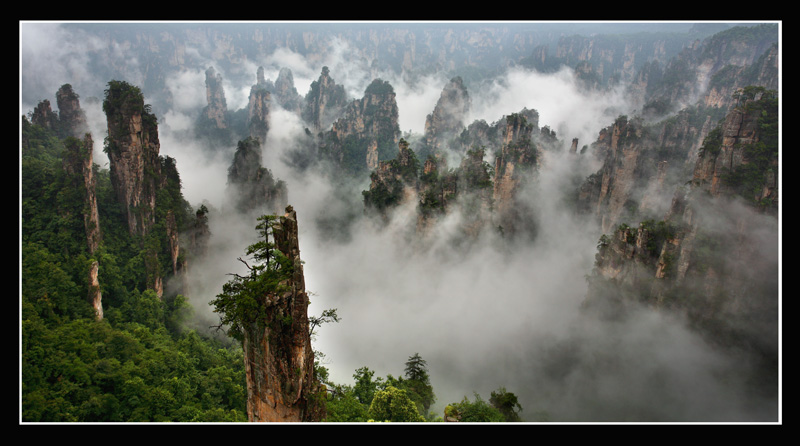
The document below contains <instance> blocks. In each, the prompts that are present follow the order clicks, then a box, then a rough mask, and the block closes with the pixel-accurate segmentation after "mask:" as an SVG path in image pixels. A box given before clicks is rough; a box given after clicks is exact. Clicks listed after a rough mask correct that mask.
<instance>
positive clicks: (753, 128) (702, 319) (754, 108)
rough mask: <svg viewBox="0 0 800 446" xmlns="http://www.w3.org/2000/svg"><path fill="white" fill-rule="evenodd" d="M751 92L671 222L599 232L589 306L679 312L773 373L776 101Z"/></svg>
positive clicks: (714, 141) (678, 197)
mask: <svg viewBox="0 0 800 446" xmlns="http://www.w3.org/2000/svg"><path fill="white" fill-rule="evenodd" d="M748 91H749V90H748ZM751 92H757V93H758V96H759V97H758V98H757V97H756V95H753V96H750V99H749V100H748V101H747V102H745V103H743V104H742V105H740V106H739V107H737V109H735V110H733V111H731V112H730V113H729V114H728V116H727V118H726V119H725V120H724V121H723V122H722V123H721V124H720V125H719V126H718V127H717V128H715V129H713V130H712V131H711V132H710V133H709V135H708V137H706V138H705V141H704V143H703V147H702V148H701V149H700V152H701V155H700V157H699V158H698V160H697V163H696V168H695V170H694V174H693V178H692V180H691V181H689V182H685V183H684V184H682V185H681V186H680V187H677V188H675V189H674V190H675V192H674V195H673V199H672V202H671V205H670V206H669V209H668V211H667V212H666V213H665V214H664V216H663V218H661V219H649V220H644V221H641V222H640V223H639V224H638V225H637V226H628V225H627V224H625V223H622V224H620V225H619V226H617V227H616V228H615V229H613V230H612V231H611V233H610V234H609V235H603V236H602V237H601V238H600V241H599V243H598V253H597V256H596V259H595V267H594V270H593V273H592V276H591V278H590V281H589V282H590V287H589V290H590V292H589V296H588V298H587V300H586V306H587V308H594V309H601V310H603V313H604V314H606V315H608V316H609V317H624V314H625V309H626V308H628V307H631V306H635V305H640V304H645V305H649V306H654V307H658V308H665V309H671V310H673V311H676V312H678V313H679V314H681V315H683V316H685V317H687V318H688V320H689V321H690V323H691V325H692V326H693V327H694V328H697V329H698V330H699V331H700V332H701V333H704V334H707V335H709V338H710V339H712V340H713V342H715V343H718V344H721V345H724V346H725V347H729V348H736V349H741V351H744V352H747V354H749V355H753V357H755V358H758V359H757V361H764V362H763V364H758V365H757V366H756V367H757V368H759V367H767V374H769V373H772V372H771V370H773V367H774V365H773V364H772V363H771V362H772V361H773V360H772V359H770V358H774V357H776V356H775V355H776V353H775V352H776V348H777V341H776V340H777V307H778V296H779V293H778V267H779V266H778V265H779V261H778V220H777V218H776V217H777V216H776V215H775V214H774V212H773V209H774V208H773V206H775V207H776V206H777V203H775V202H773V201H772V199H773V197H774V199H775V200H777V189H774V188H776V187H777V184H778V183H777V182H775V179H776V178H775V177H776V176H777V170H775V168H776V167H777V155H778V139H777V127H776V125H777V99H776V97H775V96H774V95H773V94H772V93H770V92H766V91H762V90H760V89H756V90H754V91H751ZM773 194H774V195H773ZM762 197H764V198H763V199H762Z"/></svg>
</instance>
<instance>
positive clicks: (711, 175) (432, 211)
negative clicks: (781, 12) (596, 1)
mask: <svg viewBox="0 0 800 446" xmlns="http://www.w3.org/2000/svg"><path fill="white" fill-rule="evenodd" d="M452 25H453V26H449V25H448V24H408V26H404V25H402V24H391V25H390V26H387V27H386V28H381V27H376V28H373V27H372V26H371V25H369V24H358V25H357V26H356V24H354V25H353V26H347V24H330V26H320V28H319V29H318V30H316V31H314V32H311V31H309V30H308V29H307V28H306V27H305V26H304V25H303V24H296V25H294V24H271V25H269V26H268V25H263V26H262V24H259V23H247V24H242V26H241V27H240V28H238V29H236V28H230V27H229V26H227V25H225V24H222V25H217V26H213V25H209V26H203V24H197V25H195V24H189V23H186V24H169V26H166V27H163V28H162V27H161V25H159V24H147V23H145V24H130V26H116V25H114V24H97V26H92V25H91V24H82V23H75V24H55V25H53V27H50V25H49V24H48V25H46V26H42V27H41V28H38V27H34V26H32V25H30V26H29V25H27V24H21V25H20V27H21V33H22V32H23V31H24V32H25V33H26V34H25V35H26V36H29V38H28V39H25V42H21V55H22V57H21V70H20V71H21V79H20V81H21V82H20V84H21V86H20V92H21V95H20V96H21V97H22V98H23V99H22V101H21V104H20V109H21V114H22V116H21V119H20V121H19V123H20V151H19V161H20V184H19V187H20V189H19V190H20V194H19V199H20V208H19V209H20V219H19V228H20V246H19V252H20V287H19V295H20V300H19V305H20V306H19V308H20V310H19V311H20V327H19V328H20V329H19V335H20V348H19V349H20V377H19V378H20V379H19V385H20V399H19V421H20V423H34V424H36V423H95V422H99V423H129V422H140V423H141V422H144V423H246V422H249V421H312V422H325V423H372V422H387V423H389V422H406V423H434V422H460V423H521V422H528V423H562V422H579V423H580V422H719V421H721V422H775V421H778V422H780V421H781V420H780V418H781V408H780V401H781V398H782V393H781V392H782V391H781V388H780V384H781V369H780V357H781V349H780V345H781V344H780V339H781V338H780V336H781V335H780V326H781V320H780V308H781V284H780V271H781V264H780V256H779V252H780V238H779V234H780V229H781V211H780V209H781V205H780V200H779V198H778V196H779V195H778V192H779V185H780V183H781V181H782V178H781V176H780V172H781V170H780V166H781V165H780V156H781V154H780V147H781V136H780V128H779V127H780V122H781V120H780V92H779V91H778V90H777V86H778V85H779V81H778V75H779V73H780V68H779V67H780V65H779V64H778V62H777V57H778V55H779V54H780V52H779V48H778V39H779V37H780V33H779V27H778V26H777V25H776V24H774V23H771V24H747V25H748V26H735V25H730V26H729V25H728V24H723V23H705V24H702V23H698V24H653V26H652V29H647V26H644V27H643V26H641V25H637V24H633V23H631V24H628V25H629V28H627V30H625V29H626V28H625V26H621V27H620V28H613V31H611V29H612V28H610V27H609V28H606V27H604V26H599V25H598V26H594V25H593V24H591V23H584V24H574V25H572V26H566V27H562V26H555V24H553V26H550V24H547V26H545V25H544V24H542V26H540V27H536V26H528V24H525V23H521V24H516V23H515V24H508V25H505V26H499V25H497V26H491V24H480V25H481V26H476V27H474V28H473V27H472V26H470V24H452ZM567 25H569V24H567ZM622 25H624V24H622ZM670 25H675V26H670ZM48 31H50V35H49V37H48V39H45V38H44V37H43V36H44V35H46V34H47V32H48ZM606 31H608V32H606ZM27 33H30V34H27ZM34 37H35V38H34ZM56 37H58V38H60V39H62V40H64V41H68V42H70V44H69V45H64V54H63V55H62V54H59V53H58V52H57V50H53V49H51V47H50V46H49V45H50V44H45V43H44V42H45V41H48V40H49V41H52V40H56ZM39 39H41V41H39ZM40 42H41V43H40ZM79 42H80V44H78V43H79ZM39 45H41V47H39ZM84 45H85V47H84ZM57 47H58V45H54V46H53V47H52V48H57ZM69 55H71V56H72V58H68V57H67V56H69ZM120 56H123V57H120ZM77 60H80V61H81V63H82V64H83V66H82V67H80V68H78V67H77V64H76V63H74V61H77ZM43 61H47V63H51V64H52V66H53V69H52V70H49V71H48V70H45V63H44V62H43ZM262 62H265V63H263V64H262ZM287 66H291V67H292V69H289V68H287ZM45 73H46V74H47V76H45ZM293 73H294V77H293ZM254 75H255V76H254ZM269 76H274V78H275V80H272V79H269V78H268V77H269ZM46 78H47V80H45V79H46ZM253 78H255V83H254V82H253V80H252V79H253ZM305 87H308V89H307V93H305V92H304V91H303V89H304V88H305ZM53 93H55V98H56V101H55V102H56V103H57V110H53V109H51V103H50V100H49V99H48V98H51V97H53ZM520 104H521V106H520V107H518V105H520ZM514 107H518V108H514ZM534 107H535V108H534ZM409 116H411V117H412V118H409ZM579 141H580V142H579ZM570 142H571V144H570ZM259 399H260V400H259ZM271 407H273V408H274V407H277V409H276V413H278V415H269V416H268V415H265V414H264V413H259V411H261V412H265V411H267V410H271V409H269V408H271ZM281 411H284V412H281ZM298 414H299V415H298Z"/></svg>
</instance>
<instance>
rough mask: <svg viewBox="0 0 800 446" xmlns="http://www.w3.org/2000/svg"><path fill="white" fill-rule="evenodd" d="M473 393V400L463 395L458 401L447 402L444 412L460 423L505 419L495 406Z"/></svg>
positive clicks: (499, 421)
mask: <svg viewBox="0 0 800 446" xmlns="http://www.w3.org/2000/svg"><path fill="white" fill-rule="evenodd" d="M474 395H475V401H470V400H469V399H468V398H467V397H466V396H465V397H464V399H463V400H461V401H460V402H458V403H450V404H448V405H447V408H446V409H445V414H446V415H447V416H448V417H453V418H456V419H458V420H459V421H461V422H462V423H501V422H503V421H505V420H506V419H505V416H504V415H503V413H502V412H500V411H499V410H498V409H497V408H495V407H494V406H492V405H491V404H489V403H487V402H486V401H484V400H483V399H482V398H481V396H480V395H478V394H477V393H475V394H474Z"/></svg>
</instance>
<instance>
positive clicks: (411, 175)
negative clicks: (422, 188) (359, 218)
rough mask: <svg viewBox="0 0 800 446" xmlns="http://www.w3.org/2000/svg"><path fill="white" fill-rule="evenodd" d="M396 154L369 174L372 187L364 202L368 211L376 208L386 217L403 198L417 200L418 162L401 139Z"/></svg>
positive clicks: (404, 199) (365, 193)
mask: <svg viewBox="0 0 800 446" xmlns="http://www.w3.org/2000/svg"><path fill="white" fill-rule="evenodd" d="M398 149H399V150H398V152H397V157H396V158H395V159H393V160H390V161H381V162H380V163H379V164H378V166H377V169H375V170H374V171H373V172H372V174H371V175H370V180H371V181H370V186H369V190H368V191H364V192H363V195H364V204H365V206H366V208H367V210H369V211H373V210H374V211H377V212H378V213H379V214H380V215H381V216H382V217H383V218H384V219H386V218H387V217H388V215H387V213H388V211H389V210H390V209H391V208H393V207H395V206H398V205H400V204H401V203H403V202H404V201H408V200H414V199H416V193H417V191H416V190H417V171H418V170H419V161H418V160H417V157H416V154H414V152H413V151H412V150H411V149H409V147H408V143H407V142H406V141H405V140H404V139H401V140H400V142H399V144H398Z"/></svg>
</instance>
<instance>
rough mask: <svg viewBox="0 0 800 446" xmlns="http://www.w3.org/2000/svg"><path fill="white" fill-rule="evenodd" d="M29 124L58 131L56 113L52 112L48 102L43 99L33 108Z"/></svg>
mask: <svg viewBox="0 0 800 446" xmlns="http://www.w3.org/2000/svg"><path fill="white" fill-rule="evenodd" d="M31 123H33V124H35V125H39V126H42V127H44V128H47V129H50V130H53V131H58V128H59V124H58V113H56V112H54V111H53V109H52V108H51V107H50V101H49V100H47V99H44V100H42V101H41V102H39V104H37V105H36V107H34V108H33V114H32V115H31Z"/></svg>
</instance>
